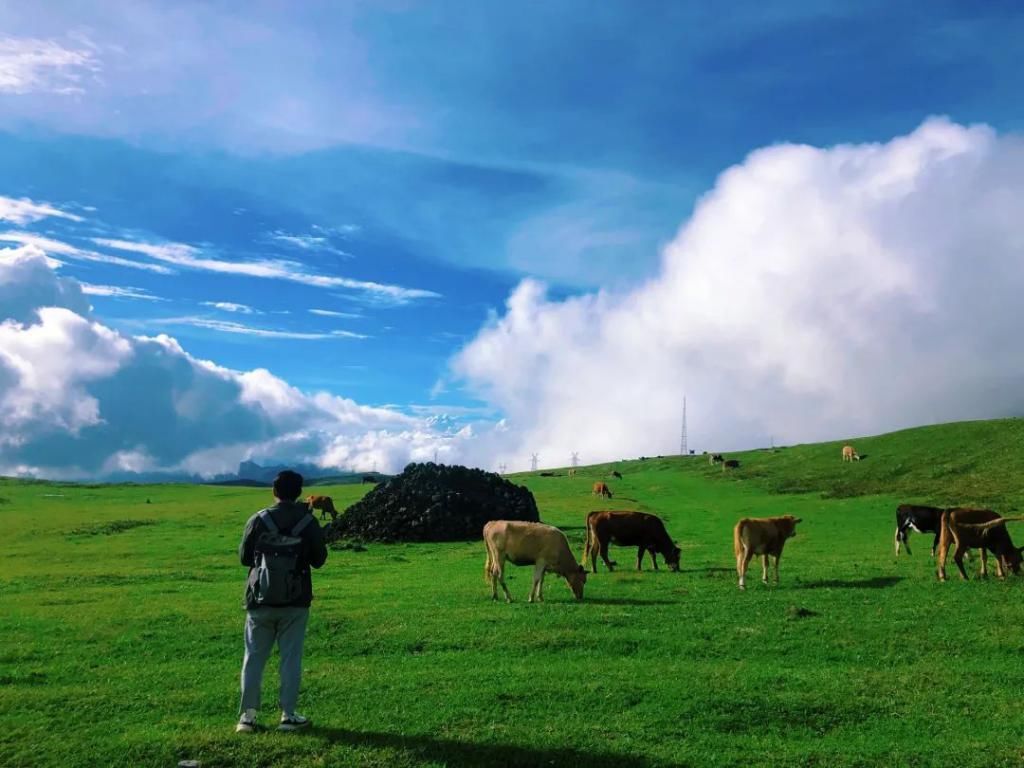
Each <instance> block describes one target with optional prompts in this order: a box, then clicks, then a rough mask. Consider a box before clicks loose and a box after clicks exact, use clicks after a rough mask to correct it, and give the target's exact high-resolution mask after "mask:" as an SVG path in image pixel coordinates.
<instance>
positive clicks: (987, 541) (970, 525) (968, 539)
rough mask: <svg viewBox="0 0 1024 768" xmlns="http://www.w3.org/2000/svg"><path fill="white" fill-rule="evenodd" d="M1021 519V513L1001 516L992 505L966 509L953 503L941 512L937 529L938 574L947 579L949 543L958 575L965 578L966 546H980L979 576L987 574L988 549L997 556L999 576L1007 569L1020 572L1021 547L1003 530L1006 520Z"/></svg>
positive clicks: (940, 578) (1023, 549)
mask: <svg viewBox="0 0 1024 768" xmlns="http://www.w3.org/2000/svg"><path fill="white" fill-rule="evenodd" d="M1010 520H1024V518H1021V517H1000V516H999V515H998V514H996V513H995V512H993V511H992V510H991V509H966V508H964V507H954V508H953V509H947V510H946V511H945V512H944V513H943V514H942V528H941V530H940V532H939V554H938V558H937V559H938V577H939V581H945V580H946V556H947V555H948V554H949V548H950V547H951V546H952V547H953V548H954V551H953V560H954V561H955V562H956V567H957V568H958V569H959V570H960V578H961V579H964V580H965V581H966V579H967V571H966V570H964V555H965V554H966V553H967V550H968V549H980V550H981V570H980V571H979V574H980V575H981V576H987V575H988V563H987V560H988V554H987V553H988V552H991V553H992V554H993V555H995V556H996V574H997V575H998V576H999V578H1003V577H1004V576H1005V575H1006V571H1007V570H1010V571H1013V572H1014V573H1020V566H1021V552H1024V547H1015V546H1014V544H1013V540H1012V539H1011V538H1010V532H1009V531H1007V530H1006V522H1007V521H1010Z"/></svg>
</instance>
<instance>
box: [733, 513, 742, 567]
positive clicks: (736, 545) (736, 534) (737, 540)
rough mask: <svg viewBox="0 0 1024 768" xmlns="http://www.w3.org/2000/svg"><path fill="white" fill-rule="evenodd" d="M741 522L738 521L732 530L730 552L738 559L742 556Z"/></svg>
mask: <svg viewBox="0 0 1024 768" xmlns="http://www.w3.org/2000/svg"><path fill="white" fill-rule="evenodd" d="M742 529H743V521H742V520H740V521H739V522H738V523H736V527H735V528H733V529H732V551H733V554H734V555H736V557H737V558H738V557H739V556H740V555H742V554H743V538H742V535H741V534H742Z"/></svg>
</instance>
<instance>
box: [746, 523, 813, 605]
mask: <svg viewBox="0 0 1024 768" xmlns="http://www.w3.org/2000/svg"><path fill="white" fill-rule="evenodd" d="M799 522H800V518H799V517H793V515H783V516H782V517H760V518H758V517H745V518H743V519H742V520H740V521H739V522H738V523H736V527H735V528H734V529H733V532H732V543H733V551H734V552H735V553H736V572H737V573H738V574H739V577H740V589H746V588H747V566H748V565H750V560H751V558H753V556H754V555H761V581H763V582H764V583H765V584H767V583H768V557H769V556H771V557H774V558H775V583H776V584H778V583H779V558H780V557H782V548H783V546H785V544H786V539H788V538H791V537H793V536H796V524H797V523H799Z"/></svg>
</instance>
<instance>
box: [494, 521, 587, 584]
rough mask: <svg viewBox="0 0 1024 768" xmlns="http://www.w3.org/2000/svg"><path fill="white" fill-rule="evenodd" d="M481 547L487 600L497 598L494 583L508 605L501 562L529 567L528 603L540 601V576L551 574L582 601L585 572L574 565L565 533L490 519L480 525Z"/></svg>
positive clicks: (543, 526)
mask: <svg viewBox="0 0 1024 768" xmlns="http://www.w3.org/2000/svg"><path fill="white" fill-rule="evenodd" d="M484 546H485V547H486V548H487V560H486V561H485V563H484V577H485V578H486V579H487V580H488V581H490V582H491V599H493V600H497V599H498V584H501V588H502V589H503V590H504V591H505V601H506V602H509V603H511V602H512V594H511V593H510V592H509V591H508V587H507V586H506V585H505V561H506V560H508V561H509V562H511V563H512V564H513V565H532V566H533V586H532V587H531V588H530V598H529V602H531V603H532V602H533V601H534V598H535V597H536V599H537V600H543V599H544V574H545V573H546V572H547V571H554V572H555V573H557V574H558V575H559V576H561V577H562V578H564V579H565V580H566V582H567V583H568V584H569V588H570V589H571V590H572V594H573V596H574V597H575V598H576V599H577V600H582V599H583V585H584V584H586V583H587V572H586V571H585V570H584V568H583V566H582V565H580V564H579V563H577V562H576V558H574V557H573V555H572V552H571V551H570V549H569V542H568V540H566V538H565V534H564V533H562V532H561V531H560V530H558V529H557V528H555V527H554V526H551V525H544V523H525V522H521V521H518V520H491V521H490V522H489V523H487V525H485V526H484Z"/></svg>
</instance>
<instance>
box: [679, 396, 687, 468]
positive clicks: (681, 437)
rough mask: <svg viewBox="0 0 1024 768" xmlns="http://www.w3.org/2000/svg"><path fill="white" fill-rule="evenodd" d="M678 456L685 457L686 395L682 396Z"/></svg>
mask: <svg viewBox="0 0 1024 768" xmlns="http://www.w3.org/2000/svg"><path fill="white" fill-rule="evenodd" d="M679 455H680V456H685V455H686V395H683V429H682V432H681V433H680V435H679Z"/></svg>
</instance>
